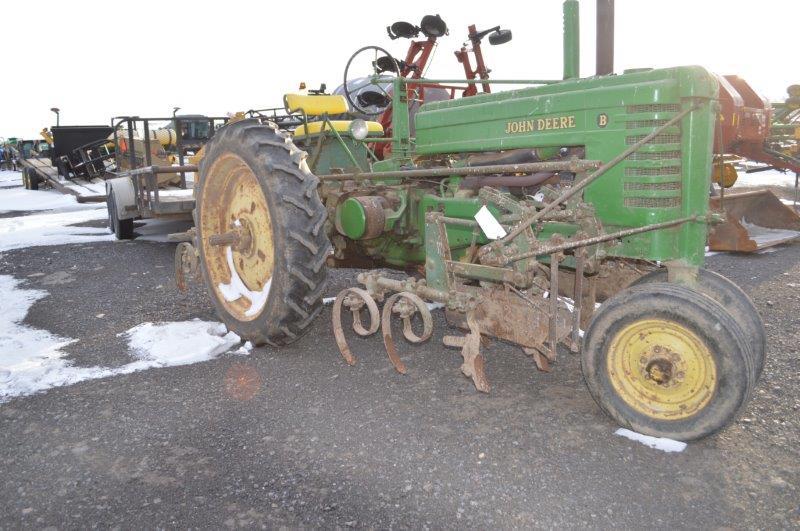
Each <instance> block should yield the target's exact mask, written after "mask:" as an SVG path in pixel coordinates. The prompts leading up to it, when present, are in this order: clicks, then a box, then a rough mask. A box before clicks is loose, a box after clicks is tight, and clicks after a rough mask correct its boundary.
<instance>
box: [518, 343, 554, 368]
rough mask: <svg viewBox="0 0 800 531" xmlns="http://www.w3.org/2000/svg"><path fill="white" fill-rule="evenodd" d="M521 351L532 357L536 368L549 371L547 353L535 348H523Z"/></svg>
mask: <svg viewBox="0 0 800 531" xmlns="http://www.w3.org/2000/svg"><path fill="white" fill-rule="evenodd" d="M522 351H523V352H525V354H527V355H528V356H530V357H532V358H533V362H534V363H536V368H537V369H539V370H540V371H542V372H550V360H548V359H547V355H546V354H545V353H544V352H542V351H540V350H539V349H537V348H523V349H522Z"/></svg>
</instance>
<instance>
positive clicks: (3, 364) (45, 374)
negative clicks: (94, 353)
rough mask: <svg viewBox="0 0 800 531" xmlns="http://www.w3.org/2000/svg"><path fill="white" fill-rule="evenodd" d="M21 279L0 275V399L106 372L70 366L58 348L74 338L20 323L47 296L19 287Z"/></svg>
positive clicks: (45, 293) (2, 400) (95, 376)
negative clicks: (35, 304)
mask: <svg viewBox="0 0 800 531" xmlns="http://www.w3.org/2000/svg"><path fill="white" fill-rule="evenodd" d="M21 282H22V281H21V280H17V279H15V278H13V277H11V276H9V275H0V295H1V296H0V402H4V401H6V400H8V399H10V398H12V397H15V396H22V395H29V394H33V393H36V392H38V391H42V390H44V389H49V388H51V387H56V386H61V385H70V384H73V383H76V382H79V381H81V380H88V379H92V378H102V377H104V376H108V375H110V370H109V369H103V368H100V367H80V368H78V367H73V366H71V364H70V362H69V361H67V360H65V359H63V358H64V356H65V355H66V354H65V353H64V352H63V351H62V350H61V349H62V348H64V347H66V346H67V345H69V344H71V343H74V342H75V341H76V340H75V339H70V338H65V337H60V336H57V335H54V334H51V333H50V332H48V331H47V330H40V329H36V328H32V327H29V326H26V325H24V324H22V321H23V320H24V319H25V316H26V315H27V314H28V310H29V309H30V307H31V306H32V305H33V304H34V303H35V302H36V301H38V300H40V299H43V298H44V297H47V295H48V293H47V292H46V291H41V290H31V289H23V288H20V287H19V284H20V283H21Z"/></svg>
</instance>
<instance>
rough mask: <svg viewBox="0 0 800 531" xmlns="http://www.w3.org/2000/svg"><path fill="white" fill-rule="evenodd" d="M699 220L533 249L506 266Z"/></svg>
mask: <svg viewBox="0 0 800 531" xmlns="http://www.w3.org/2000/svg"><path fill="white" fill-rule="evenodd" d="M699 219H701V216H686V217H684V218H678V219H673V220H672V221H664V222H663V223H654V224H652V225H645V226H644V227H636V228H633V229H625V230H620V231H617V232H611V233H609V234H602V235H600V236H594V237H592V238H586V239H584V240H576V241H571V242H566V243H562V244H559V245H552V246H550V247H544V248H541V249H534V250H533V251H526V252H524V253H519V254H515V255H513V256H509V257H508V258H507V259H506V264H511V263H513V262H519V261H520V260H524V259H525V258H531V257H533V256H540V255H543V254H553V253H559V252H563V251H568V250H570V249H575V248H576V247H588V246H589V245H596V244H598V243H603V242H607V241H611V240H616V239H619V238H625V237H626V236H633V235H634V234H641V233H643V232H650V231H654V230H659V229H666V228H669V227H674V226H675V225H682V224H683V223H688V222H689V221H698V220H699Z"/></svg>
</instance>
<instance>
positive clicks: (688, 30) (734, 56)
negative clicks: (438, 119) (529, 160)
mask: <svg viewBox="0 0 800 531" xmlns="http://www.w3.org/2000/svg"><path fill="white" fill-rule="evenodd" d="M561 4H562V2H561V0H528V1H527V2H503V1H497V0H495V1H488V2H481V3H478V2H474V1H469V0H461V1H455V0H438V1H429V2H413V1H409V2H406V3H402V2H389V1H382V2H378V1H371V2H360V1H351V2H341V1H339V2H317V1H313V0H305V1H303V2H299V1H269V2H258V1H253V0H250V1H245V0H224V1H216V2H182V1H173V2H169V1H165V0H161V1H153V0H127V1H107V0H106V1H94V0H84V1H81V0H70V1H65V0H37V1H36V2H4V3H3V8H2V10H1V11H2V13H1V14H0V49H2V50H3V51H4V56H5V61H4V66H5V68H3V69H1V70H0V136H3V137H9V136H25V137H33V136H37V132H38V131H39V130H40V129H41V128H42V127H44V126H50V125H53V124H54V123H55V120H54V118H55V117H54V115H53V114H52V113H51V112H50V111H49V109H50V108H51V107H59V108H61V123H62V124H95V123H99V124H105V123H108V121H109V119H110V117H111V116H117V115H123V114H138V115H139V116H148V115H149V116H156V115H158V116H165V115H169V114H171V111H172V107H173V106H179V107H181V108H182V110H181V113H202V114H207V115H223V114H225V113H228V112H235V111H237V110H247V109H251V108H260V107H270V106H278V105H280V104H281V97H282V94H283V93H284V92H287V91H290V90H292V89H294V88H296V86H297V84H298V83H299V82H300V81H306V82H307V83H308V85H309V86H317V85H318V84H319V83H321V82H326V83H327V84H328V87H329V88H330V89H333V88H334V87H336V86H337V85H339V84H340V83H341V79H342V73H343V70H344V66H345V63H346V61H347V58H348V57H349V56H350V54H351V53H352V52H353V51H355V50H356V49H357V48H359V47H361V46H364V45H367V44H377V45H380V46H383V47H385V48H387V49H388V50H390V51H391V52H393V53H395V54H396V55H398V56H402V55H403V54H404V53H405V49H406V47H407V41H405V40H397V41H389V39H388V37H387V36H386V30H385V28H386V26H387V25H389V24H391V23H392V22H394V21H395V20H401V19H404V20H408V21H410V22H413V23H418V22H419V20H420V19H421V18H422V16H423V15H425V14H428V13H431V14H434V13H439V14H440V15H441V16H442V18H443V19H444V20H445V21H446V22H447V24H448V26H449V28H450V35H449V36H448V37H444V38H442V39H440V44H439V48H438V50H437V53H436V56H435V57H434V59H433V63H432V64H431V67H430V69H429V77H448V76H450V77H453V76H457V77H461V74H460V72H461V70H460V65H459V64H458V63H457V62H456V61H455V58H454V57H453V55H452V52H453V51H454V50H456V49H457V48H459V47H460V45H461V43H462V41H463V40H464V38H465V36H466V34H467V25H469V24H470V23H475V24H477V25H478V28H479V29H482V28H484V27H490V26H494V25H498V24H500V25H502V26H503V27H505V28H509V29H511V30H512V31H513V33H514V39H513V40H512V41H511V42H510V43H508V44H505V45H503V46H499V47H489V46H488V43H487V45H486V46H485V48H484V55H485V57H486V61H487V64H488V65H489V67H490V68H492V69H493V73H492V77H494V78H497V79H521V78H535V79H541V78H557V77H560V76H561V69H562V56H561V39H562V16H561ZM594 12H595V1H594V0H581V15H582V16H581V40H582V42H581V44H582V48H581V74H582V75H583V76H588V75H591V74H592V73H593V72H594V57H595V56H594V54H595V46H594V38H595V35H594V34H595V21H594ZM797 20H800V1H798V0H761V1H758V2H753V1H752V0H616V30H617V31H616V60H615V68H616V71H617V72H621V71H622V70H623V69H625V68H632V67H645V66H650V67H666V66H677V65H685V64H699V65H702V66H705V67H706V68H708V69H709V70H711V71H714V72H717V73H721V74H729V73H736V74H739V75H740V76H742V77H744V78H745V79H746V80H748V81H749V82H750V84H751V85H752V86H753V87H754V88H755V89H756V91H758V92H759V93H761V94H762V95H764V96H766V97H768V98H771V99H773V100H779V99H783V98H784V97H785V89H786V87H787V86H788V85H790V84H792V83H800V60H798V59H797V34H796V31H795V30H793V29H792V28H795V27H796V24H794V22H796V21H797ZM782 21H792V24H791V25H781V23H782Z"/></svg>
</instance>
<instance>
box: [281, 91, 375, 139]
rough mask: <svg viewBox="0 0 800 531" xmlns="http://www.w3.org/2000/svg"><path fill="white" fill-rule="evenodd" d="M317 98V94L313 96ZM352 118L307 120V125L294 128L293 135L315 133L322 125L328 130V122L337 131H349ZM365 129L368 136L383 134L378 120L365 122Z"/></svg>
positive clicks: (318, 131) (298, 136)
mask: <svg viewBox="0 0 800 531" xmlns="http://www.w3.org/2000/svg"><path fill="white" fill-rule="evenodd" d="M313 97H314V98H317V97H319V96H313ZM351 122H352V120H330V121H329V122H326V121H324V120H320V121H317V122H308V127H306V125H301V126H299V127H298V128H297V129H295V130H294V137H295V138H300V137H304V136H306V135H316V134H319V133H321V132H322V127H323V126H325V129H326V130H330V126H329V125H327V124H330V125H332V126H333V128H334V129H335V130H336V131H337V132H338V133H346V134H348V133H349V132H350V123H351ZM367 131H368V135H369V136H381V135H383V126H382V125H381V124H379V123H378V122H367Z"/></svg>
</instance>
